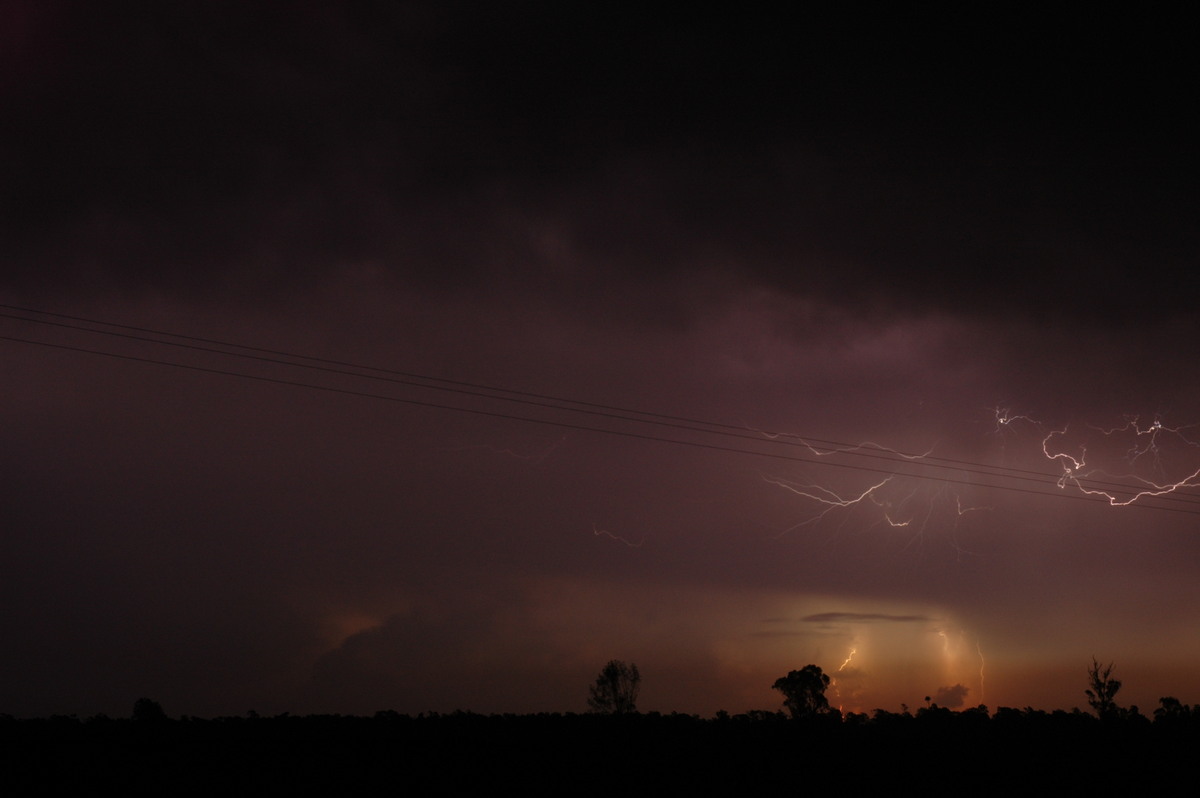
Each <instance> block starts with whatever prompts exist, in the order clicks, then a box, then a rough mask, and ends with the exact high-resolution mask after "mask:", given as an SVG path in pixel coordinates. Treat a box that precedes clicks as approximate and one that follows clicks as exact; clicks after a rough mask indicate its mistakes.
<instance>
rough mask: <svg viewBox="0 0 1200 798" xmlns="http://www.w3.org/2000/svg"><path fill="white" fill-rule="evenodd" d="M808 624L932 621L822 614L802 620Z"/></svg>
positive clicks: (918, 617)
mask: <svg viewBox="0 0 1200 798" xmlns="http://www.w3.org/2000/svg"><path fill="white" fill-rule="evenodd" d="M801 620H802V621H805V622H806V623H840V622H845V623H874V622H875V621H885V622H887V623H924V622H927V621H930V620H932V619H931V618H928V617H927V616H924V615H886V614H881V613H874V612H822V613H819V614H817V615H806V616H805V617H803V618H801Z"/></svg>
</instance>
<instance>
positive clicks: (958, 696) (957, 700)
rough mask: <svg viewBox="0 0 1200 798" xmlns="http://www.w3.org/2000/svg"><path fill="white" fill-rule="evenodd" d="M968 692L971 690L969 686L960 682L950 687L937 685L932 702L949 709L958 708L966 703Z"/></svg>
mask: <svg viewBox="0 0 1200 798" xmlns="http://www.w3.org/2000/svg"><path fill="white" fill-rule="evenodd" d="M969 692H971V690H970V688H968V687H965V686H963V685H961V684H956V685H953V686H952V687H939V688H938V689H937V692H936V693H934V694H933V703H935V704H937V705H938V706H942V707H948V708H950V709H958V708H959V707H961V706H962V705H963V704H964V703H966V700H967V693H969Z"/></svg>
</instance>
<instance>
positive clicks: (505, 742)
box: [0, 702, 1200, 795]
mask: <svg viewBox="0 0 1200 798" xmlns="http://www.w3.org/2000/svg"><path fill="white" fill-rule="evenodd" d="M1175 703H1176V705H1177V706H1176V707H1175V708H1176V709H1177V711H1174V712H1163V713H1159V714H1156V715H1155V717H1154V718H1153V719H1151V718H1148V717H1145V716H1143V715H1141V714H1139V713H1137V712H1136V711H1135V712H1130V713H1127V714H1125V715H1124V716H1123V717H1120V718H1106V719H1105V720H1103V721H1102V720H1099V719H1097V718H1096V717H1095V716H1093V715H1091V714H1087V713H1083V712H1080V711H1073V712H1063V711H1055V712H1044V711H1040V710H1033V709H1010V708H1001V709H999V710H997V711H996V712H995V713H994V714H989V713H988V711H987V710H986V709H984V708H977V709H968V710H964V711H961V712H953V711H950V710H948V709H944V708H939V707H937V706H936V705H935V706H931V707H924V708H921V709H919V710H917V711H916V712H915V713H913V714H909V713H892V712H884V711H882V710H877V711H876V712H874V713H872V714H870V715H865V714H850V715H846V716H845V717H842V716H841V715H840V714H838V713H836V712H833V713H830V714H828V715H822V716H818V717H813V718H808V719H791V718H788V717H787V716H785V715H784V714H783V713H781V712H764V711H755V712H748V713H744V714H738V715H730V714H728V713H724V712H722V713H718V716H717V717H716V718H712V719H701V718H698V717H695V716H690V715H680V714H670V715H662V714H659V713H653V712H652V713H645V714H637V713H631V714H622V715H599V714H579V715H577V714H539V715H477V714H473V713H466V712H455V713H451V714H441V715H439V714H428V715H419V716H416V717H413V716H408V715H401V714H398V713H395V712H379V713H377V714H375V715H374V716H371V717H354V716H339V715H331V716H306V717H298V716H290V715H281V716H276V717H257V716H253V717H229V718H215V719H209V720H205V719H198V718H187V717H185V718H181V719H169V718H166V717H165V716H164V717H161V718H158V717H157V716H156V715H155V713H143V717H141V718H139V719H129V720H126V719H111V718H107V717H103V716H100V717H94V718H88V719H85V720H81V719H78V718H75V717H61V716H60V717H52V718H49V719H33V720H25V719H14V718H11V717H5V716H0V750H2V751H3V754H2V756H3V759H4V763H3V764H4V767H3V773H4V776H3V779H4V781H3V782H2V783H0V790H4V791H5V792H6V794H29V793H38V792H50V793H53V792H71V793H94V792H95V791H96V790H97V789H98V788H100V787H104V788H112V789H117V790H120V791H122V792H123V793H142V792H155V793H160V794H181V793H182V794H189V793H191V794H202V793H203V794H213V793H215V792H217V791H220V792H223V793H228V792H234V793H241V794H246V793H255V794H282V793H293V792H296V791H303V792H313V791H328V792H333V791H337V792H339V793H345V792H347V791H349V792H367V791H371V792H377V791H382V790H389V791H403V792H406V793H410V794H429V793H456V792H460V791H464V790H488V791H493V790H495V789H496V788H497V787H503V786H507V785H513V786H517V787H520V788H521V789H522V790H524V791H525V792H535V793H551V792H553V793H564V792H570V793H572V794H580V793H582V794H601V793H611V792H614V791H617V790H619V791H621V792H622V793H630V792H632V793H639V792H642V791H647V792H649V791H651V790H654V791H659V792H661V791H664V790H665V791H667V792H669V793H677V792H684V791H694V790H701V791H703V792H705V793H708V792H712V791H713V790H729V791H737V792H739V793H741V792H745V791H747V790H753V791H758V790H762V789H779V790H786V791H787V792H788V793H795V792H800V791H804V792H807V791H811V790H817V789H835V788H843V789H846V788H853V790H854V792H861V791H863V790H865V789H877V788H896V787H898V786H900V785H909V784H918V785H920V788H921V790H922V791H923V792H925V793H929V792H934V793H942V792H944V793H950V792H961V791H963V790H964V789H968V788H969V789H970V791H971V793H972V794H985V795H986V794H1006V793H1011V792H1012V791H1013V790H1021V789H1029V788H1030V787H1031V786H1032V785H1038V786H1039V787H1044V788H1056V787H1057V788H1062V789H1067V790H1070V791H1071V792H1072V793H1077V792H1079V791H1081V790H1085V789H1087V790H1096V791H1098V792H1100V793H1101V794H1104V793H1111V792H1113V791H1114V790H1115V789H1116V788H1118V787H1122V786H1125V785H1128V786H1129V787H1131V788H1133V787H1135V786H1136V788H1137V790H1138V791H1139V792H1144V791H1145V790H1146V789H1148V788H1149V787H1151V786H1153V785H1155V784H1159V785H1163V786H1167V785H1170V784H1172V783H1174V780H1176V779H1178V778H1181V777H1183V778H1186V777H1187V774H1188V773H1189V771H1190V768H1189V763H1190V755H1191V753H1192V752H1194V751H1195V750H1197V744H1198V743H1200V715H1197V713H1195V712H1193V711H1192V710H1191V708H1190V707H1185V706H1184V705H1179V704H1178V702H1175ZM1184 710H1186V711H1184Z"/></svg>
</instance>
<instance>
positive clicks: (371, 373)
mask: <svg viewBox="0 0 1200 798" xmlns="http://www.w3.org/2000/svg"><path fill="white" fill-rule="evenodd" d="M0 308H3V309H6V310H11V311H17V312H18V313H23V314H38V315H42V316H48V317H52V318H59V319H68V320H70V321H74V322H82V323H84V324H90V325H101V326H104V327H109V328H113V329H108V330H105V329H96V328H94V327H83V326H79V325H78V324H68V323H65V322H58V321H49V320H47V319H45V318H30V317H29V316H27V315H23V316H18V315H15V314H12V313H0V318H8V319H11V320H16V321H23V322H28V323H33V324H40V325H45V326H52V327H57V328H61V329H68V330H74V331H77V332H84V333H89V334H94V335H106V336H110V337H115V338H120V339H124V340H130V341H137V342H141V343H150V344H157V345H162V346H170V347H175V348H178V349H183V350H190V351H196V352H203V353H207V354H216V355H220V356H224V357H234V358H241V359H243V360H250V361H256V362H260V363H269V364H274V365H279V366H286V367H292V368H300V369H307V370H310V371H313V372H319V373H327V374H334V375H338V376H343V377H354V378H361V379H367V380H374V381H380V382H384V383H390V384H395V385H400V386H404V387H407V388H418V389H425V390H434V391H441V392H445V393H450V394H456V395H461V396H466V397H472V398H475V399H485V400H492V401H503V402H509V403H515V404H518V405H524V406H528V407H534V408H538V409H540V410H552V411H562V412H567V413H577V414H584V415H588V416H592V417H596V418H604V419H608V420H615V421H620V422H633V423H639V424H646V425H653V426H657V427H662V428H666V429H674V430H680V431H686V432H693V433H700V434H704V435H716V436H722V437H726V438H734V439H738V440H743V441H748V442H751V443H754V444H762V445H766V446H771V445H783V446H789V447H800V448H802V449H806V450H807V451H808V452H809V453H810V455H811V456H810V457H805V456H798V455H789V454H781V453H778V452H768V451H763V450H760V449H746V448H738V447H736V446H722V445H718V444H714V443H706V442H703V441H692V440H681V439H679V438H668V437H663V436H660V435H649V434H643V433H636V432H631V431H629V430H618V429H611V428H608V427H602V426H591V425H587V424H579V423H572V422H566V421H561V420H554V419H549V418H534V417H530V416H522V415H516V414H512V413H503V412H498V411H495V410H483V409H480V408H469V407H462V406H460V405H447V404H442V403H438V402H431V401H425V400H418V399H412V398H405V397H399V396H393V395H388V394H379V393H372V392H369V391H360V390H354V389H350V388H345V387H334V386H329V385H320V384H315V383H309V382H302V381H299V380H291V379H282V378H279V377H270V376H267V375H262V374H247V373H245V372H241V371H232V370H229V369H222V368H214V367H210V366H201V365H197V364H193V363H181V362H178V361H174V360H162V359H158V358H149V357H144V356H139V355H133V354H127V353H120V352H112V351H108V350H102V349H92V348H89V347H81V346H74V345H69V344H63V343H54V342H48V341H38V340H34V339H29V338H20V337H17V336H7V335H0V340H6V341H11V342H20V343H25V344H30V345H37V346H43V347H50V348H56V349H60V350H68V351H74V352H78V353H82V354H89V355H96V356H105V357H110V358H116V359H121V360H126V361H132V362H142V363H148V364H155V365H161V366H168V367H174V368H181V369H188V370H191V371H196V372H203V373H210V374H218V375H223V376H230V377H238V378H242V379H250V380H255V381H259V382H266V383H274V384H279V385H286V386H290V387H296V388H303V389H309V390H319V391H325V392H329V393H335V394H342V395H349V396H357V397H360V398H371V399H377V400H384V401H391V402H399V403H403V404H408V405H411V406H420V407H427V408H436V409H442V410H450V411H455V412H461V413H470V414H473V415H480V416H488V417H493V418H501V419H508V420H516V421H522V422H527V423H535V424H544V425H550V426H555V427H559V428H567V429H574V430H580V431H590V432H599V433H604V434H610V435H618V436H624V437H629V438H637V439H641V440H649V441H656V442H661V443H674V444H677V445H684V446H691V447H697V448H703V449H708V450H715V451H723V452H731V453H740V454H747V455H755V456H761V457H768V458H772V459H778V460H785V461H792V462H802V463H810V464H819V465H823V466H829V467H836V468H843V469H851V470H857V471H863V472H868V473H878V474H889V475H895V474H898V473H900V472H898V471H897V470H896V469H895V468H892V469H884V468H877V467H869V466H865V465H860V464H856V463H844V462H838V461H834V460H829V459H826V458H828V457H829V456H830V455H844V456H847V457H856V458H866V459H872V460H882V461H884V462H887V463H890V464H892V465H893V466H911V467H912V469H929V468H937V469H942V470H944V471H951V472H958V473H962V474H970V475H974V476H980V477H990V478H993V479H1001V480H1011V481H1016V482H1034V483H1037V484H1039V485H1043V486H1048V485H1049V484H1051V483H1049V482H1048V480H1049V481H1051V482H1052V483H1053V484H1054V485H1058V480H1057V478H1056V477H1055V475H1052V474H1046V473H1044V472H1039V471H1031V470H1027V469H1018V468H1011V467H1005V466H992V465H989V464H985V463H978V462H973V461H967V460H956V459H952V458H944V457H940V456H935V455H932V454H930V453H926V454H914V453H908V452H902V451H899V450H895V449H888V448H886V447H882V446H878V445H876V444H849V443H841V442H837V441H830V440H827V439H820V438H815V437H812V438H810V437H807V436H801V435H796V434H793V433H775V432H770V433H763V432H759V433H758V435H753V434H748V433H752V432H755V431H753V430H750V429H748V428H745V427H738V426H736V425H731V424H725V423H721V422H715V421H708V420H703V419H696V418H689V417H687V416H679V415H671V414H664V413H655V412H649V411H643V410H637V409H633V408H626V407H620V406H616V405H606V404H601V403H596V402H589V401H585V400H577V399H570V398H566V397H559V396H554V395H550V394H543V393H535V392H530V391H519V390H513V389H508V388H501V387H497V386H490V385H485V384H481V383H472V382H466V381H461V380H451V379H445V378H440V377H434V376H430V375H423V374H417V373H414V372H405V371H399V370H394V369H385V368H380V367H376V366H368V365H362V364H357V363H353V362H350V361H343V360H335V359H329V358H320V357H315V356H311V355H305V354H299V353H295V352H288V351H284V350H275V349H268V348H264V347H257V346H251V345H246V344H240V343H235V342H230V341H224V340H220V339H215V338H206V337H200V336H191V335H184V334H180V333H174V332H168V331H164V330H157V329H153V328H149V327H139V326H135V325H127V324H120V323H115V322H109V321H104V320H99V319H92V318H87V317H81V316H71V315H67V314H60V313H52V312H49V311H42V310H36V309H32V308H25V307H19V306H13V305H5V304H0ZM115 330H128V331H129V332H124V333H122V332H116V331H115ZM133 333H141V334H142V335H135V334H133ZM147 336H158V337H147ZM164 339H177V340H164ZM188 341H190V342H195V343H184V342H188ZM201 344H206V345H205V346H202V345H201ZM214 347H224V348H223V349H217V348H214ZM230 349H240V350H243V351H241V352H238V351H228V350H230ZM251 353H257V354H251ZM280 358H290V359H288V360H284V359H280ZM297 361H308V362H297ZM867 446H871V447H873V448H871V449H866V448H865V447H867ZM907 476H910V477H913V478H918V479H929V480H937V481H939V482H946V483H951V484H963V485H972V486H976V487H990V488H995V489H1000V490H1010V491H1016V492H1021V493H1029V494H1034V495H1040V496H1051V497H1059V498H1069V499H1075V500H1083V501H1097V499H1096V498H1094V497H1091V496H1087V495H1077V494H1067V493H1062V492H1047V491H1042V490H1033V489H1030V488H1022V487H1018V486H1015V485H1004V484H987V483H978V482H975V481H971V480H966V479H958V478H955V477H951V476H949V475H945V474H942V475H938V476H933V475H928V474H921V473H909V474H907ZM1080 482H1081V484H1083V485H1085V486H1086V487H1089V488H1103V487H1107V488H1110V489H1112V490H1115V491H1123V492H1128V493H1130V494H1133V493H1136V492H1138V489H1137V488H1136V487H1131V486H1129V485H1126V484H1122V483H1109V482H1103V481H1099V480H1083V479H1080ZM1058 486H1059V487H1061V485H1058ZM1154 498H1155V499H1156V500H1159V501H1172V502H1180V503H1184V504H1197V503H1200V502H1197V501H1196V500H1195V499H1193V498H1192V497H1189V496H1185V495H1176V494H1174V493H1169V494H1164V495H1160V496H1155V497H1154ZM1130 506H1136V507H1142V508H1145V509H1161V510H1166V511H1170V512H1183V513H1196V514H1200V510H1188V509H1185V508H1181V507H1167V506H1162V505H1159V504H1149V503H1144V504H1136V503H1135V504H1132V505H1130Z"/></svg>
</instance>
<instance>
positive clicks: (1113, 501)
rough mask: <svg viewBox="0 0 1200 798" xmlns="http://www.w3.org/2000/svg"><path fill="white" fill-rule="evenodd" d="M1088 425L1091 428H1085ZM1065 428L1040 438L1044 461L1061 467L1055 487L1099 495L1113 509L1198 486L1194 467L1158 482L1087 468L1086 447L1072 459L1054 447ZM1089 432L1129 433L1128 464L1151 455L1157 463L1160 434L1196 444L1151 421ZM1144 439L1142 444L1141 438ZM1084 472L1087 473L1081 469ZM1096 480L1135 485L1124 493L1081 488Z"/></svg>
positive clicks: (1132, 421) (1199, 474)
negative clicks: (1053, 462)
mask: <svg viewBox="0 0 1200 798" xmlns="http://www.w3.org/2000/svg"><path fill="white" fill-rule="evenodd" d="M1089 426H1091V425H1089ZM1068 428H1069V427H1063V428H1062V429H1061V430H1052V431H1051V432H1050V433H1049V434H1048V435H1046V437H1045V438H1043V439H1042V453H1043V454H1044V455H1045V456H1046V457H1047V459H1049V460H1052V461H1057V462H1058V463H1059V465H1060V466H1062V469H1063V471H1062V474H1061V475H1060V476H1059V478H1058V487H1059V488H1063V489H1065V488H1066V487H1068V486H1071V487H1074V488H1075V489H1077V490H1078V491H1079V492H1080V493H1082V494H1084V495H1087V496H1099V497H1101V498H1104V499H1107V500H1108V503H1109V504H1110V505H1111V506H1113V507H1127V506H1129V505H1131V504H1133V503H1135V502H1137V501H1139V500H1141V499H1145V498H1152V497H1155V496H1164V495H1166V494H1168V493H1174V492H1175V491H1177V490H1181V489H1184V488H1196V487H1200V468H1197V469H1196V470H1195V471H1193V472H1192V473H1190V474H1188V475H1187V476H1185V477H1183V478H1182V479H1178V480H1175V481H1163V482H1158V481H1154V480H1150V479H1146V478H1145V477H1142V476H1139V475H1137V474H1124V475H1117V474H1113V473H1111V472H1108V471H1104V470H1101V469H1098V468H1091V469H1087V446H1086V444H1080V446H1079V456H1078V457H1076V456H1074V455H1072V454H1069V453H1068V452H1066V451H1061V450H1060V449H1061V447H1057V446H1054V443H1053V442H1054V441H1055V439H1056V438H1062V437H1064V436H1065V435H1066V433H1067V430H1068ZM1091 429H1094V430H1096V431H1097V432H1099V433H1101V434H1102V435H1104V436H1105V437H1111V436H1113V435H1115V434H1117V433H1122V432H1126V433H1128V432H1132V433H1133V435H1134V446H1133V448H1131V449H1130V450H1129V451H1128V452H1127V457H1128V459H1129V461H1130V463H1131V464H1132V463H1133V461H1135V460H1137V458H1139V457H1141V456H1142V455H1144V454H1146V453H1148V452H1153V453H1154V457H1155V461H1156V464H1157V458H1158V437H1159V435H1160V434H1162V433H1164V432H1166V433H1173V434H1175V435H1177V436H1178V437H1179V438H1180V439H1181V440H1182V441H1183V442H1184V443H1186V444H1187V445H1189V446H1196V445H1197V444H1196V443H1194V442H1192V441H1190V440H1188V439H1187V438H1186V437H1184V436H1183V435H1182V433H1181V430H1182V429H1185V428H1184V427H1175V428H1171V427H1164V426H1163V425H1162V422H1161V421H1159V420H1158V419H1155V421H1154V423H1152V424H1150V425H1148V426H1146V427H1144V428H1143V427H1140V426H1138V423H1137V417H1136V416H1135V417H1132V418H1130V419H1128V420H1127V421H1126V423H1125V424H1124V425H1122V426H1119V427H1113V428H1111V429H1103V428H1101V427H1095V426H1091ZM1143 437H1145V438H1146V439H1147V440H1146V441H1144V442H1142V441H1141V440H1139V439H1141V438H1143ZM1085 469H1087V470H1085ZM1096 477H1113V478H1117V479H1125V480H1132V481H1133V482H1135V483H1137V484H1136V485H1134V486H1130V487H1128V488H1127V489H1126V490H1124V491H1120V490H1105V489H1103V488H1099V487H1094V486H1092V485H1085V484H1084V480H1089V479H1091V480H1093V483H1094V480H1095V478H1096ZM1124 493H1128V494H1129V495H1128V497H1126V498H1122V497H1121V496H1122V494H1124Z"/></svg>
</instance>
